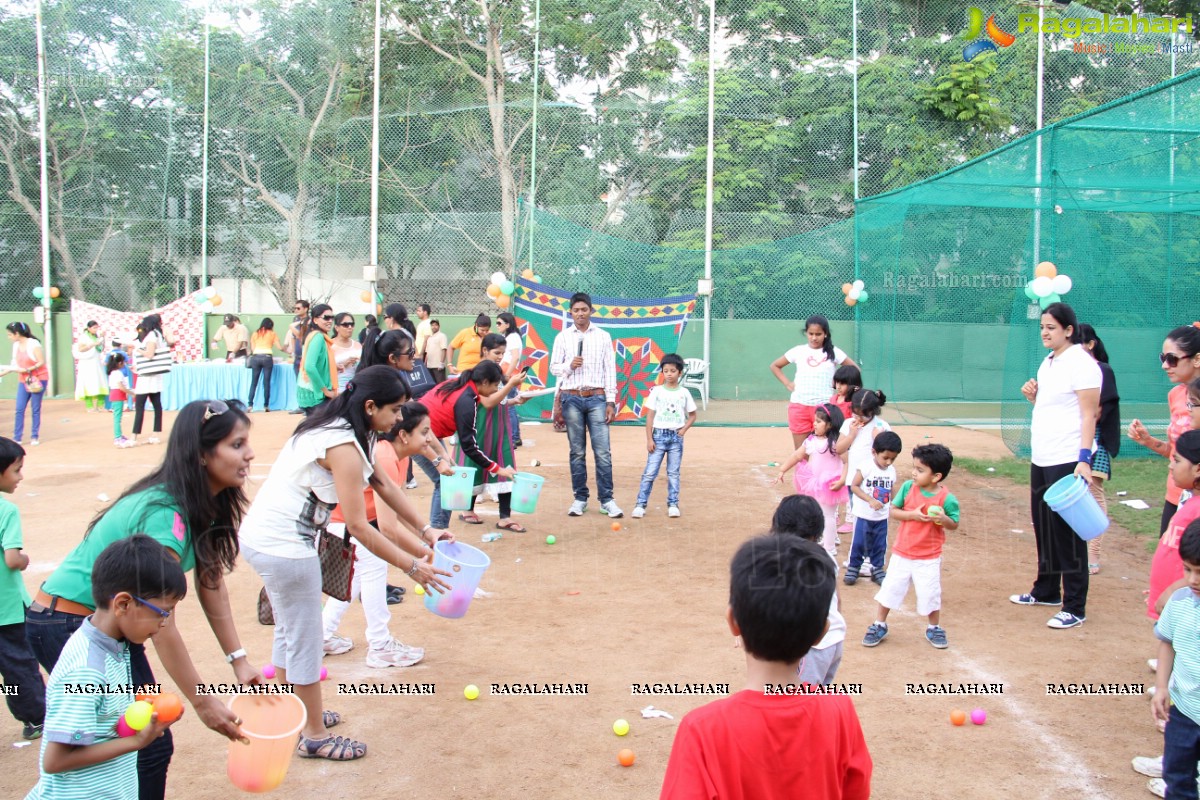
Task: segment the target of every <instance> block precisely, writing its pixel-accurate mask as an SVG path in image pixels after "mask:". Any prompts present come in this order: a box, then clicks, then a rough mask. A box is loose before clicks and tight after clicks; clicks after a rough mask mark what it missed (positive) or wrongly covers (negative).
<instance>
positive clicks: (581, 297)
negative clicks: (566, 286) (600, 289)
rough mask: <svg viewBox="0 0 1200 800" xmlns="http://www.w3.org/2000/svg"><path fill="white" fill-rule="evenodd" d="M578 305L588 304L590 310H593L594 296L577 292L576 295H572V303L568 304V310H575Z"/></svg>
mask: <svg viewBox="0 0 1200 800" xmlns="http://www.w3.org/2000/svg"><path fill="white" fill-rule="evenodd" d="M576 303H587V305H588V308H591V307H592V296H591V295H590V294H588V293H587V292H576V293H575V294H573V295H571V302H569V303H567V308H568V309H571V308H574V307H575V304H576Z"/></svg>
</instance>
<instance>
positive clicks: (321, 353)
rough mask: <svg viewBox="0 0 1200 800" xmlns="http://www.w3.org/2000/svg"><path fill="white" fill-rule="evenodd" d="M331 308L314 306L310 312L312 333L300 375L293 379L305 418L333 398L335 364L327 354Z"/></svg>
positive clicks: (328, 351)
mask: <svg viewBox="0 0 1200 800" xmlns="http://www.w3.org/2000/svg"><path fill="white" fill-rule="evenodd" d="M332 329H333V308H331V307H330V306H329V304H328V303H318V304H317V305H315V306H313V309H312V330H311V332H310V333H309V334H308V339H307V340H306V341H305V342H304V355H303V356H302V357H301V359H300V372H299V374H298V375H297V376H296V405H298V406H300V410H301V411H303V412H304V415H305V416H308V415H310V414H312V413H313V411H315V410H316V409H317V407H318V406H321V405H322V404H324V403H327V402H329V401H330V400H332V399H333V398H335V397H337V391H338V374H337V363H336V362H335V361H334V359H333V354H332V353H331V352H330V349H329V348H330V345H332V344H333V339H332V338H330V336H329V333H330V331H331V330H332Z"/></svg>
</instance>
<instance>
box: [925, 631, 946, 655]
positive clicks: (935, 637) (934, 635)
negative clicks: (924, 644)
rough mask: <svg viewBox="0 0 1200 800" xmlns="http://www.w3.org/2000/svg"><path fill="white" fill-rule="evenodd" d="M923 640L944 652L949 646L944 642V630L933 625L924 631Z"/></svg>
mask: <svg viewBox="0 0 1200 800" xmlns="http://www.w3.org/2000/svg"><path fill="white" fill-rule="evenodd" d="M925 638H926V639H928V640H929V643H930V644H931V645H933V646H934V647H936V648H937V649H938V650H945V649H946V648H947V647H949V646H950V642H948V641H946V629H945V628H943V627H942V626H941V625H934V626H933V627H932V628H926V629H925Z"/></svg>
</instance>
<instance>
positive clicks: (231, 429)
mask: <svg viewBox="0 0 1200 800" xmlns="http://www.w3.org/2000/svg"><path fill="white" fill-rule="evenodd" d="M249 434H250V419H249V417H247V416H246V413H245V411H243V410H242V408H241V407H240V404H237V403H234V404H228V403H224V402H222V401H220V400H208V401H206V400H196V401H193V402H191V403H188V404H187V405H186V406H184V408H183V410H182V411H180V412H179V416H178V417H177V418H176V420H175V425H174V427H173V428H172V429H171V435H170V438H169V439H168V440H167V452H166V455H165V456H164V458H163V461H162V464H160V465H159V466H158V468H157V469H155V470H154V471H153V472H151V473H150V474H149V475H146V476H145V477H144V478H142V479H141V480H139V481H137V482H136V483H134V484H133V485H132V486H130V487H129V488H128V489H126V490H125V492H124V494H122V495H121V496H120V497H119V498H118V499H117V501H116V502H115V503H113V504H112V505H111V506H109V507H108V508H107V509H105V510H104V511H102V512H101V513H100V514H99V515H98V516H97V517H96V518H95V519H94V520H92V523H91V525H89V526H88V531H87V533H86V534H85V535H84V537H83V540H82V541H81V542H80V543H79V544H78V545H76V547H75V549H74V550H72V551H71V552H70V553H69V554H68V555H67V557H66V558H65V559H63V562H62V564H60V565H59V566H58V568H57V569H55V570H54V572H53V573H52V574H51V575H50V577H49V578H47V579H46V582H45V583H44V584H42V586H41V588H40V589H39V590H38V593H37V595H36V597H35V598H34V602H33V604H32V605H30V607H29V610H28V611H27V613H26V616H25V629H26V636H27V638H28V639H29V644H30V646H31V647H32V648H33V652H34V655H35V656H37V659H38V662H39V663H41V665H42V666H43V667H44V668H45V669H46V671H47V672H49V671H51V670H52V669H53V668H54V664H55V663H56V662H57V661H58V657H59V655H60V654H61V652H62V649H63V646H64V645H65V644H66V642H67V639H69V638H70V637H71V634H72V633H74V631H75V630H76V629H77V628H78V627H79V626H80V625H81V624H82V623H83V620H84V619H85V618H86V617H87V616H88V615H89V614H91V613H92V611H93V610H94V609H95V606H96V601H95V600H94V599H93V596H92V566H93V564H94V563H95V561H96V558H97V557H98V556H99V555H100V553H101V551H103V550H104V548H105V547H107V546H108V545H109V544H111V543H112V542H114V541H117V540H119V539H123V538H125V537H128V536H132V535H133V534H135V533H144V534H146V535H148V536H150V537H151V538H152V539H154V540H155V541H157V542H159V543H160V544H162V545H163V546H164V547H166V548H167V549H168V550H169V551H170V552H171V553H172V554H174V555H175V557H176V558H178V559H179V563H180V566H182V567H183V569H184V571H185V572H186V571H188V570H190V569H192V568H195V570H196V577H195V579H194V582H195V587H196V594H197V596H198V597H199V600H200V607H201V608H203V609H204V614H205V616H206V617H208V624H209V625H210V626H211V627H212V630H213V633H215V634H216V636H217V641H218V642H219V643H220V644H221V648H222V650H223V652H225V653H226V654H227V655H226V660H227V661H229V663H230V665H231V666H232V667H233V672H234V676H235V677H236V679H237V681H238V682H239V683H257V682H258V681H259V680H260V679H261V678H260V675H259V672H258V669H257V667H255V666H254V665H252V664H251V663H250V662H249V661H248V660H247V659H246V651H245V650H244V649H242V645H241V640H240V639H239V637H238V632H237V629H236V628H235V627H234V624H233V614H232V612H231V610H230V608H229V595H228V593H227V592H226V589H225V580H224V575H225V573H227V572H229V571H231V570H232V569H233V565H234V562H235V561H236V559H237V555H238V541H237V530H238V525H239V524H240V523H241V520H242V515H243V514H244V512H245V510H246V506H247V499H246V494H245V492H244V491H243V488H242V487H243V486H244V485H245V482H246V478H247V476H248V475H249V472H250V461H251V460H252V459H253V458H254V451H253V450H252V449H251V448H250V440H249ZM154 649H155V651H156V652H157V653H158V657H159V659H160V660H161V661H162V663H163V666H164V667H166V670H167V673H168V674H169V675H170V676H171V679H172V680H174V681H175V685H176V686H178V687H179V689H180V691H182V692H183V693H184V694H185V695H186V696H187V698H188V700H189V701H190V702H191V704H192V707H193V708H194V709H195V710H196V714H197V715H198V716H199V717H200V719H201V721H202V722H203V723H204V724H205V725H207V726H208V727H210V728H212V729H213V730H214V731H216V732H217V733H220V734H221V735H223V736H226V737H228V738H230V739H239V738H241V733H240V731H239V730H238V726H239V725H240V720H238V719H237V718H236V716H235V715H234V713H233V712H232V711H230V710H229V709H228V708H227V707H226V706H225V705H223V704H222V703H221V702H220V700H219V699H218V698H217V697H216V696H215V695H199V694H197V691H196V687H197V685H198V684H203V683H204V681H203V680H202V679H201V677H200V674H199V673H198V672H197V671H196V667H195V665H193V663H192V658H191V656H190V655H189V654H188V651H187V647H186V646H185V645H184V642H183V639H182V638H181V636H180V633H179V627H178V626H177V625H176V622H175V615H174V614H172V616H171V617H170V619H169V620H168V622H167V624H166V626H165V627H164V628H163V630H162V632H161V633H159V634H158V635H156V636H155V637H154ZM129 650H130V653H129V656H130V665H131V668H132V680H133V683H134V685H145V684H152V683H155V680H154V674H153V673H152V672H151V669H150V664H149V662H148V661H147V660H146V652H145V648H144V647H143V646H142V645H135V644H132V643H131V644H130V645H129ZM173 750H174V747H173V744H172V741H171V733H170V731H167V732H166V734H165V735H164V736H163V737H162V738H160V739H159V740H158V741H157V742H155V743H154V744H152V745H150V746H149V747H147V748H145V749H144V750H142V751H140V752H139V753H138V781H139V792H138V794H139V800H150V798H162V797H164V796H165V794H166V780H167V767H169V766H170V761H171V754H172V752H173Z"/></svg>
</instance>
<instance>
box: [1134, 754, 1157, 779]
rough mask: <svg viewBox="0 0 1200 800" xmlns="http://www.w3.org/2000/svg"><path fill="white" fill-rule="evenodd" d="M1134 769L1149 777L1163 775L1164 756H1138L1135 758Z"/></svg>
mask: <svg viewBox="0 0 1200 800" xmlns="http://www.w3.org/2000/svg"><path fill="white" fill-rule="evenodd" d="M1133 771H1134V772H1140V773H1141V774H1142V775H1145V776H1146V777H1148V778H1161V777H1162V756H1159V757H1157V758H1147V757H1146V756H1138V757H1136V758H1135V759H1133Z"/></svg>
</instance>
